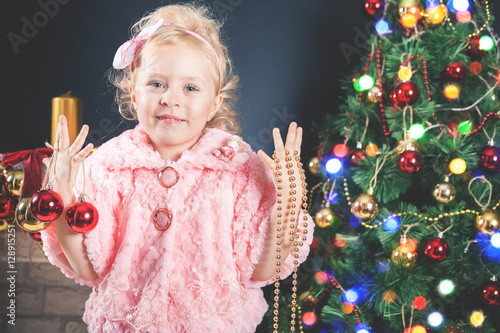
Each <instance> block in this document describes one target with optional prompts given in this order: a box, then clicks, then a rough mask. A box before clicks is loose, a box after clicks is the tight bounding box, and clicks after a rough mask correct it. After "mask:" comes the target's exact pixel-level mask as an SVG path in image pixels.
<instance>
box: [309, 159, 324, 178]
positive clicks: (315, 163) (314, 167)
mask: <svg viewBox="0 0 500 333" xmlns="http://www.w3.org/2000/svg"><path fill="white" fill-rule="evenodd" d="M320 170H321V161H320V160H319V158H318V157H313V158H311V160H310V161H309V171H311V173H312V174H313V175H315V176H316V175H318V173H319V171H320Z"/></svg>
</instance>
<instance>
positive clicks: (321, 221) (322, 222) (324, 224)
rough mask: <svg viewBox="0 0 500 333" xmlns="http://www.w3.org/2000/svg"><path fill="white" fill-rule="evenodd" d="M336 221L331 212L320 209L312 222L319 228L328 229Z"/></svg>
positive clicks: (336, 218) (326, 209)
mask: <svg viewBox="0 0 500 333" xmlns="http://www.w3.org/2000/svg"><path fill="white" fill-rule="evenodd" d="M337 220H338V217H336V216H335V214H334V213H333V212H332V210H331V209H330V208H328V207H324V208H322V209H320V210H319V211H318V212H317V213H316V215H315V216H314V221H315V222H316V225H317V226H318V227H320V228H330V227H332V226H333V225H334V224H336V223H335V222H336V221H337Z"/></svg>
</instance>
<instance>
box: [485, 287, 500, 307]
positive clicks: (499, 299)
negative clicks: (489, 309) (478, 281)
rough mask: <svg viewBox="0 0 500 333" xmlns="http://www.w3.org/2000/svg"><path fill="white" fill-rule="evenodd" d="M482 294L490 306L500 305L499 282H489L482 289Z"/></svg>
mask: <svg viewBox="0 0 500 333" xmlns="http://www.w3.org/2000/svg"><path fill="white" fill-rule="evenodd" d="M481 294H482V295H483V298H484V300H485V301H486V302H487V303H488V304H489V305H495V306H497V305H499V304H500V285H499V284H498V281H488V282H487V283H485V284H484V285H483V286H482V287H481Z"/></svg>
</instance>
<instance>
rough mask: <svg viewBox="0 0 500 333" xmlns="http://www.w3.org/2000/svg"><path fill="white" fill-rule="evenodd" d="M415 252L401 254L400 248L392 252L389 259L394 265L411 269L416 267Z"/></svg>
mask: <svg viewBox="0 0 500 333" xmlns="http://www.w3.org/2000/svg"><path fill="white" fill-rule="evenodd" d="M417 256H418V255H417V252H407V253H405V252H403V251H401V248H400V247H397V248H396V249H395V250H394V251H392V255H391V259H392V262H393V263H394V264H396V265H399V266H401V267H404V268H406V269H413V268H415V266H416V265H417Z"/></svg>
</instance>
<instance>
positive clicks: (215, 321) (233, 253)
mask: <svg viewBox="0 0 500 333" xmlns="http://www.w3.org/2000/svg"><path fill="white" fill-rule="evenodd" d="M229 137H230V134H229V133H226V132H224V131H222V130H219V129H214V128H211V129H206V130H205V131H204V133H203V135H202V136H201V138H200V139H199V141H198V143H197V144H196V145H195V146H194V147H192V148H191V149H190V150H188V151H185V152H184V153H183V154H182V156H181V158H180V159H179V160H178V161H177V162H170V161H164V160H163V159H162V158H161V157H160V155H159V154H158V153H157V152H155V151H154V150H153V148H152V146H151V144H150V143H149V138H148V136H147V134H146V133H145V132H144V130H143V129H142V128H141V126H140V125H138V126H137V127H136V128H135V129H133V130H129V131H126V132H124V133H123V134H121V135H120V136H118V137H116V138H113V139H111V140H110V141H108V142H107V143H105V144H104V145H102V146H101V147H100V148H99V149H98V150H97V151H95V152H94V153H93V155H91V156H90V157H89V158H88V159H87V160H86V161H85V170H86V177H85V184H86V185H85V186H86V188H85V194H87V195H88V196H89V197H90V198H91V199H92V202H93V203H94V204H95V206H96V207H97V209H98V211H99V215H100V220H99V222H98V224H97V226H96V227H95V228H94V229H93V230H91V231H90V232H88V233H87V234H86V235H85V240H84V244H85V246H86V249H87V254H88V258H89V260H90V262H91V263H92V265H93V267H94V270H95V272H96V273H97V275H98V277H97V278H96V279H95V280H85V279H83V278H81V277H79V276H77V275H76V274H75V273H74V271H73V270H72V268H71V266H70V265H69V263H68V260H67V259H66V257H65V255H64V253H63V252H62V250H61V248H60V246H59V244H58V241H57V236H56V233H55V226H54V225H51V226H50V227H49V228H47V229H46V230H44V231H43V232H42V240H43V250H44V252H45V254H46V256H47V257H48V259H49V261H50V262H51V263H52V264H54V265H56V266H58V267H60V269H61V270H62V272H63V273H64V274H65V275H66V276H67V277H68V278H72V279H75V281H76V282H78V283H79V284H81V285H87V286H90V287H92V288H93V290H92V293H91V294H90V298H89V300H88V301H87V302H86V303H85V314H84V316H83V319H84V321H85V323H86V324H87V325H88V329H89V332H110V333H117V332H149V333H160V332H165V333H167V332H228V333H229V332H231V333H235V332H254V331H255V328H256V327H257V325H258V324H259V323H260V322H261V320H262V317H263V315H264V313H265V312H266V310H267V308H268V305H267V303H266V301H265V299H264V297H263V293H262V291H261V289H260V287H262V286H264V285H266V284H269V283H272V282H273V281H272V279H271V280H269V281H264V282H258V281H255V280H253V279H252V278H251V276H252V272H253V268H254V265H255V264H256V263H257V262H258V260H259V257H260V255H261V252H262V248H263V240H264V237H265V232H266V230H267V227H268V220H269V216H270V213H271V210H272V207H273V205H274V203H275V199H276V192H275V189H274V185H273V181H272V178H271V173H270V171H269V169H268V168H267V167H266V166H265V165H264V164H263V163H262V161H261V160H260V159H259V157H258V156H257V155H256V154H255V153H254V152H252V151H251V149H250V147H249V146H248V145H247V144H246V143H244V146H245V147H246V150H247V152H240V153H236V154H235V155H234V157H233V158H232V160H231V161H227V160H226V161H225V160H223V159H219V158H217V157H216V156H214V155H213V154H212V152H213V151H214V150H216V149H220V148H221V147H222V146H224V145H226V144H227V139H228V138H229ZM166 166H172V167H173V168H174V169H175V170H176V171H177V172H178V174H179V176H180V177H179V180H178V182H177V183H176V184H175V185H174V186H173V187H171V188H165V187H163V186H162V185H161V184H160V182H159V180H158V174H159V172H160V171H161V170H163V169H164V168H165V167H166ZM82 179H83V178H82V173H80V175H79V178H78V182H77V188H81V187H82V186H83V182H82ZM161 208H167V209H169V210H170V211H171V212H172V223H171V226H170V228H169V229H167V230H165V231H160V230H157V229H156V228H155V225H154V223H153V217H154V214H155V212H156V211H157V210H158V209H161ZM309 222H310V223H309V226H310V229H309V230H308V231H309V233H308V235H307V236H308V240H307V242H305V243H304V245H303V246H302V247H301V248H300V253H299V255H300V259H299V262H303V261H304V260H305V258H306V257H307V255H308V253H309V245H310V243H311V240H312V228H313V222H312V220H311V219H309ZM301 236H302V235H301ZM292 268H293V260H292V257H291V256H289V257H288V258H287V260H286V262H285V263H284V265H283V267H282V274H281V277H282V278H285V277H286V276H288V275H290V273H291V271H292Z"/></svg>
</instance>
